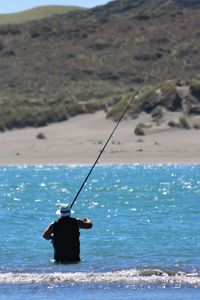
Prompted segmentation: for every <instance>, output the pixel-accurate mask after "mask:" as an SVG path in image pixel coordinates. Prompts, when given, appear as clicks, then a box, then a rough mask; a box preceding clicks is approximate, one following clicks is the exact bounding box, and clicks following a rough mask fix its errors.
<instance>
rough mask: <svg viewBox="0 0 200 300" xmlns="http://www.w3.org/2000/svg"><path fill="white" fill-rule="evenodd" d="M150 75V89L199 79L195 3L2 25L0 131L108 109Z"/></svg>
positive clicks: (133, 2) (128, 1) (122, 5)
mask: <svg viewBox="0 0 200 300" xmlns="http://www.w3.org/2000/svg"><path fill="white" fill-rule="evenodd" d="M147 73H148V74H151V77H150V79H149V81H148V85H151V86H156V85H157V84H160V83H162V82H164V81H166V80H179V81H185V82H190V81H191V80H194V79H195V80H198V79H200V0H196V1H194V0H188V1H187V0H174V1H173V0H165V1H163V0H117V1H111V2H110V3H108V4H107V5H105V6H100V7H96V8H94V9H91V10H87V11H77V12H69V13H66V14H63V15H59V16H53V17H50V18H46V19H43V20H35V21H32V22H27V23H24V24H21V25H1V26H0V114H1V119H0V120H1V121H0V122H1V123H0V128H1V130H4V129H5V128H9V129H11V128H14V127H24V126H41V125H45V124H48V123H50V122H57V121H62V120H66V119H67V118H68V117H70V116H73V115H76V114H78V113H84V112H92V111H94V110H97V109H100V108H101V109H102V108H105V109H107V110H108V111H110V109H111V108H112V107H113V108H114V106H115V105H116V104H118V103H120V102H121V103H123V99H126V98H127V97H129V96H131V95H132V93H133V91H134V89H135V88H136V87H137V86H138V85H139V84H141V82H142V81H143V79H144V77H145V75H146V74H147ZM197 98H198V97H197ZM198 99H199V98H198ZM197 101H198V100H197Z"/></svg>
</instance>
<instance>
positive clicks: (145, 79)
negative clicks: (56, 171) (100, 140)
mask: <svg viewBox="0 0 200 300" xmlns="http://www.w3.org/2000/svg"><path fill="white" fill-rule="evenodd" d="M148 77H149V75H146V76H145V78H144V80H143V82H142V84H141V85H140V86H139V87H138V89H137V90H136V91H135V94H134V95H133V97H132V99H131V101H130V102H129V104H128V105H127V107H126V109H125V110H124V112H123V114H122V115H121V117H120V118H119V120H118V122H117V124H116V125H115V127H114V129H113V131H112V132H111V134H110V136H109V137H108V139H107V141H106V142H105V145H104V146H103V148H102V150H101V151H100V153H99V155H98V156H97V159H96V160H95V162H94V164H93V166H92V167H91V169H90V171H89V172H88V174H87V176H86V177H85V180H84V181H83V183H82V185H81V186H80V188H79V190H78V192H77V194H76V196H75V198H74V200H73V201H72V203H71V205H70V208H72V206H73V205H74V203H75V201H76V199H77V198H78V196H79V194H80V192H81V191H82V189H83V187H84V185H85V183H86V181H87V180H88V178H89V176H90V174H91V173H92V171H93V169H94V167H95V166H96V164H97V163H98V161H99V159H100V157H101V155H102V154H103V152H104V150H105V148H106V146H107V145H108V143H109V141H110V139H111V138H112V136H113V134H114V132H115V130H116V129H117V127H118V126H119V124H120V122H121V121H122V119H123V118H124V116H125V114H126V113H127V111H128V110H129V108H130V107H131V105H132V103H133V101H134V100H135V97H136V96H137V95H138V94H139V92H140V90H141V89H142V87H143V85H144V84H145V82H146V81H147V79H148Z"/></svg>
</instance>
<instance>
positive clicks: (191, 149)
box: [0, 111, 200, 166]
mask: <svg viewBox="0 0 200 300" xmlns="http://www.w3.org/2000/svg"><path fill="white" fill-rule="evenodd" d="M173 117H176V115H173ZM177 117H178V116H177ZM148 118H149V116H147V115H141V116H140V117H139V118H138V119H134V120H130V119H125V120H123V121H122V122H121V123H120V125H119V127H118V128H117V130H116V132H115V134H114V136H113V137H112V139H111V140H110V141H109V143H108V145H107V147H106V149H105V151H104V152H103V154H102V156H101V158H100V160H99V162H98V165H109V164H112V165H113V164H115V165H123V164H125V165H127V164H129V165H133V164H145V165H147V164H156V165H158V164H200V142H199V140H200V139H199V136H200V131H199V130H196V129H180V128H169V127H168V126H166V124H162V125H160V126H152V127H151V128H150V129H147V133H146V134H145V135H144V136H136V135H135V134H134V129H135V127H136V126H137V124H138V123H140V122H144V123H147V122H149V120H148ZM115 124H116V123H114V122H113V121H111V120H108V119H106V117H105V113H104V112H103V111H99V112H96V113H94V114H90V115H80V116H76V117H74V118H71V119H69V120H67V121H64V122H61V123H55V124H50V125H48V126H46V127H40V128H25V129H15V130H12V131H7V132H4V133H1V134H0V145H1V148H0V165H1V166H4V165H19V166H23V165H27V166H29V165H30V166H31V165H90V166H91V165H93V164H94V162H95V161H96V159H97V157H98V155H99V153H100V151H101V150H102V149H103V147H104V145H105V143H106V141H107V139H108V137H109V135H110V134H111V132H112V130H113V128H114V126H115ZM41 133H42V134H43V139H38V138H37V136H38V134H41Z"/></svg>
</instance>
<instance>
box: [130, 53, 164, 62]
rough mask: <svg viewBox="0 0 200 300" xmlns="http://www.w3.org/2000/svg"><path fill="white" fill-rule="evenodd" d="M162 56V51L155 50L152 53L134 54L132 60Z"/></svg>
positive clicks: (154, 58)
mask: <svg viewBox="0 0 200 300" xmlns="http://www.w3.org/2000/svg"><path fill="white" fill-rule="evenodd" d="M162 56H163V53H162V52H160V51H155V52H153V53H140V54H137V55H135V56H134V58H133V59H134V60H139V61H155V60H157V59H160V58H161V57H162Z"/></svg>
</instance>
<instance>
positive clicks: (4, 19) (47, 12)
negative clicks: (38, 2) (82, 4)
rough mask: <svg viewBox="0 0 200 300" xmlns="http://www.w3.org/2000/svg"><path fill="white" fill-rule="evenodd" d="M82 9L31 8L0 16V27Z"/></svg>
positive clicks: (64, 7) (70, 7)
mask: <svg viewBox="0 0 200 300" xmlns="http://www.w3.org/2000/svg"><path fill="white" fill-rule="evenodd" d="M80 9H82V10H83V8H79V7H75V6H62V5H58V6H41V7H37V8H32V9H29V10H26V11H23V12H19V13H12V14H0V25H3V24H4V25H5V24H21V23H24V22H28V21H33V20H39V19H44V18H48V17H51V16H54V15H60V14H65V13H68V12H70V11H75V10H80Z"/></svg>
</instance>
